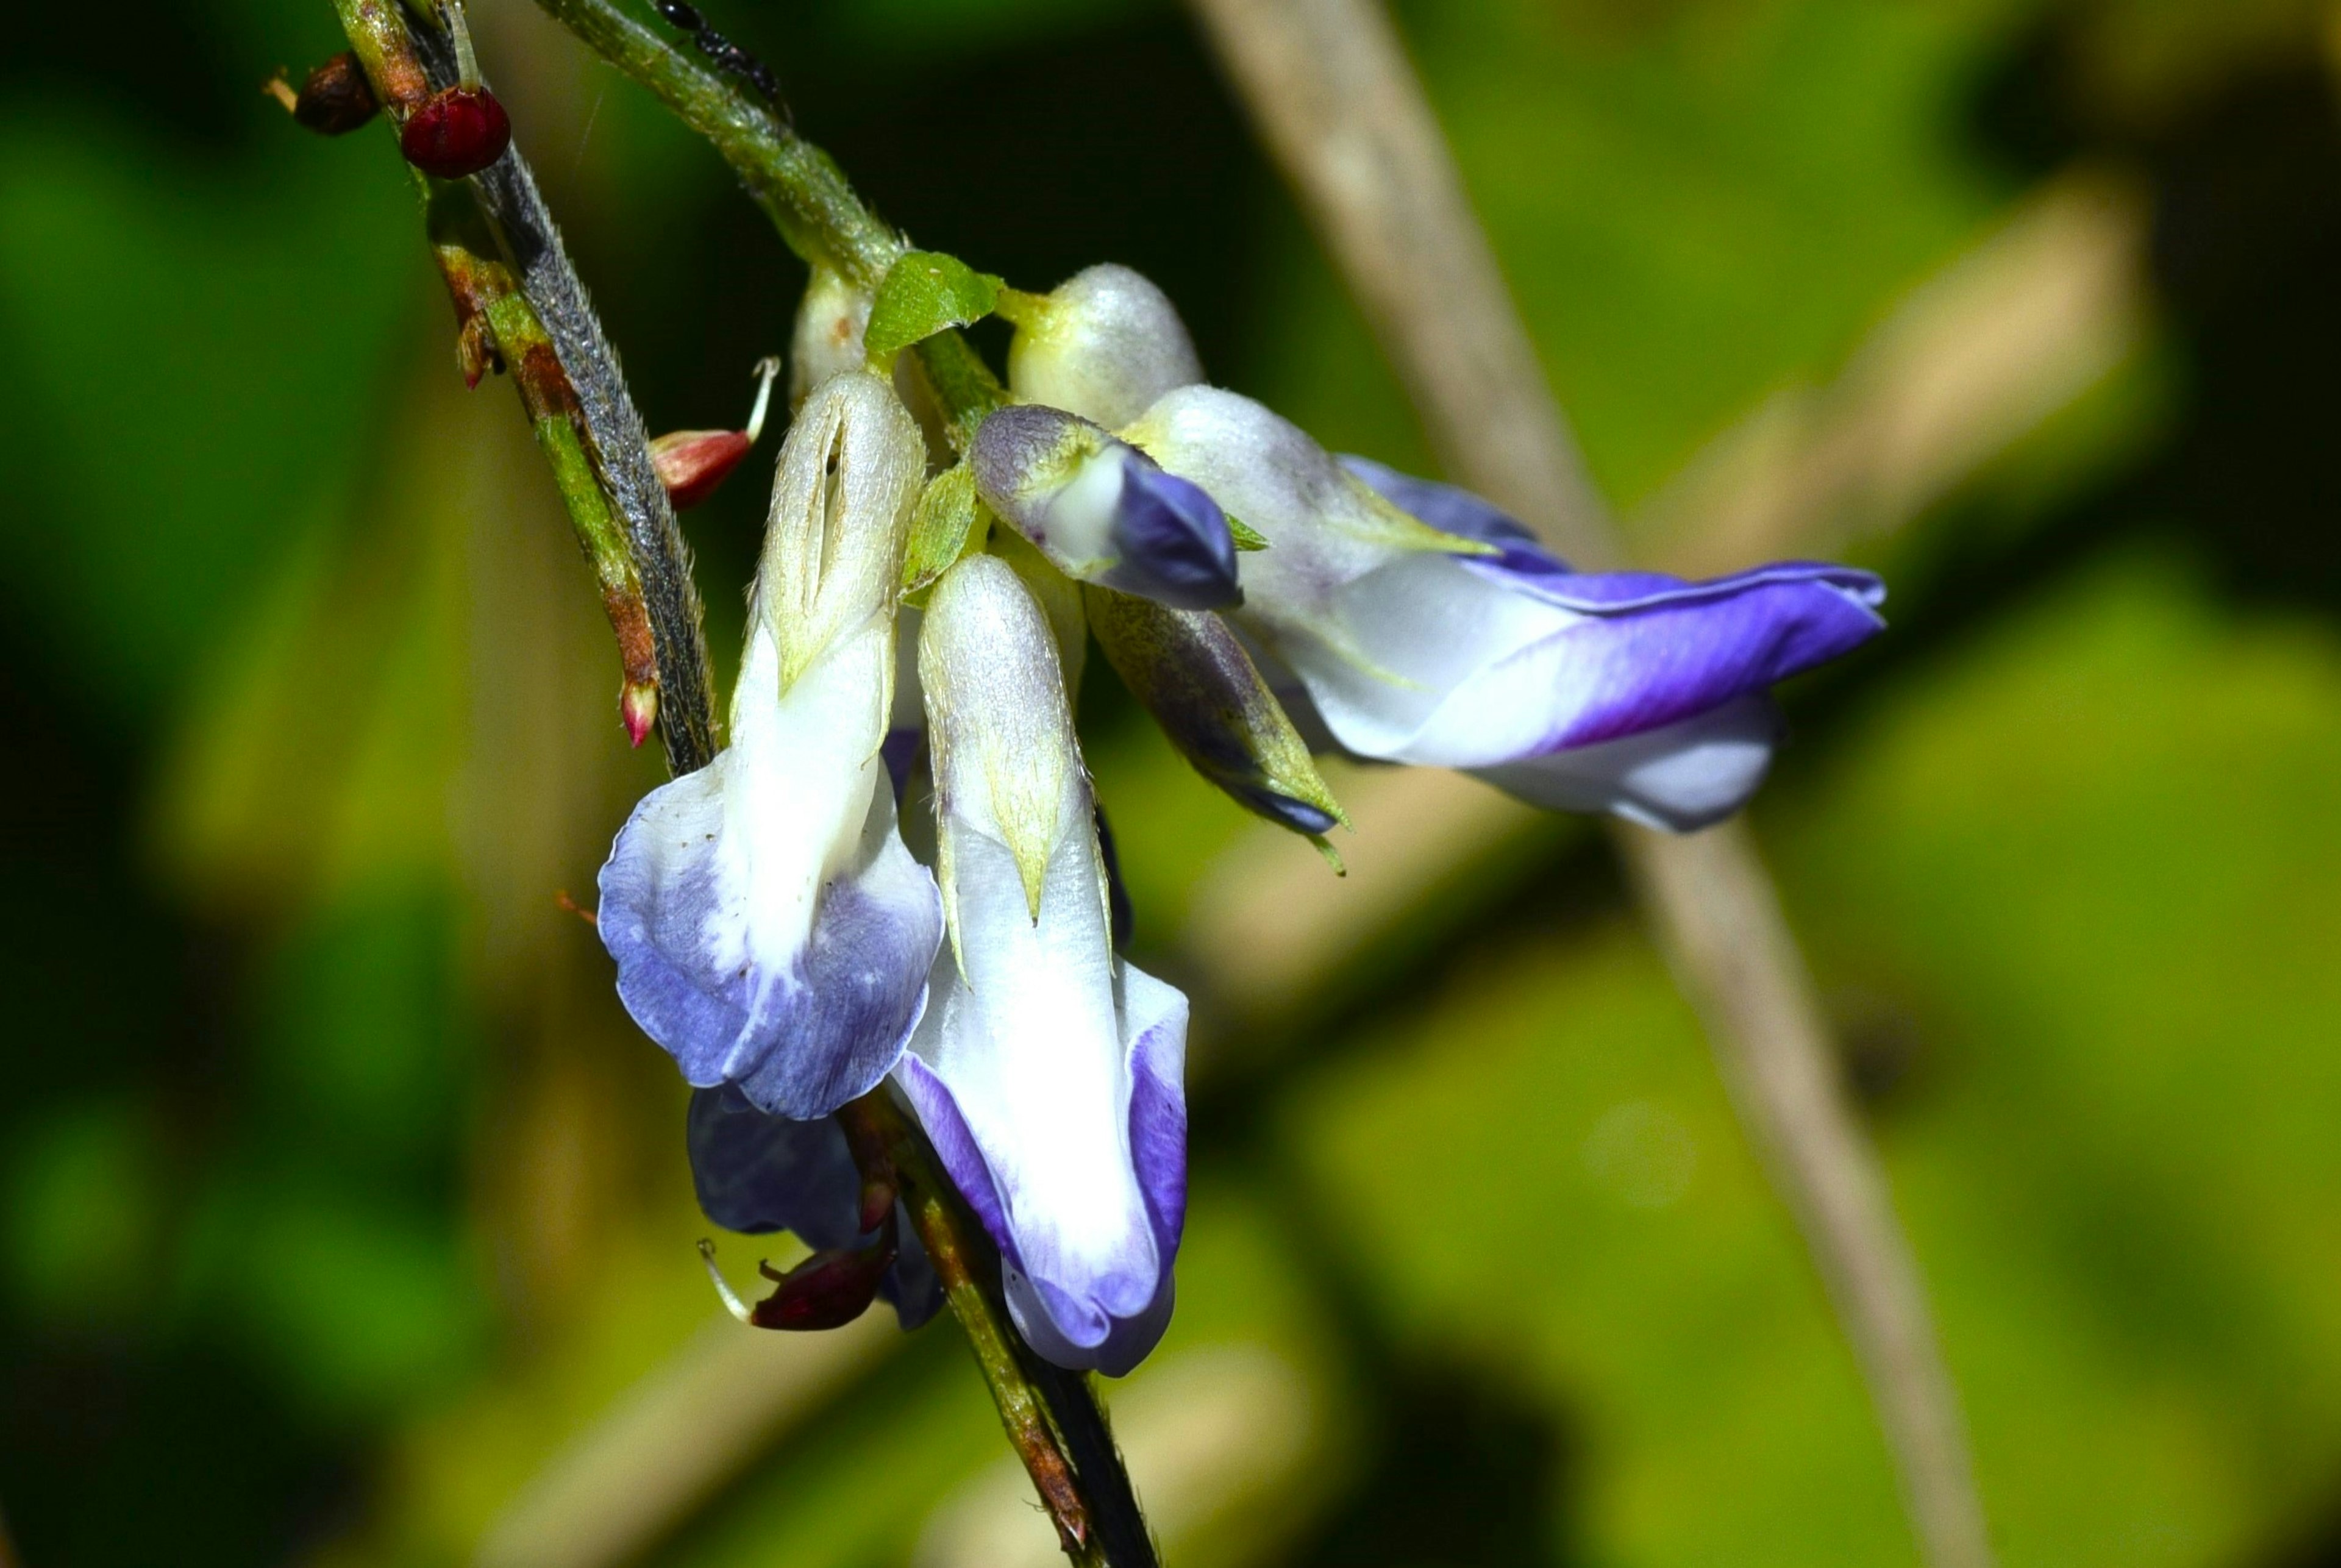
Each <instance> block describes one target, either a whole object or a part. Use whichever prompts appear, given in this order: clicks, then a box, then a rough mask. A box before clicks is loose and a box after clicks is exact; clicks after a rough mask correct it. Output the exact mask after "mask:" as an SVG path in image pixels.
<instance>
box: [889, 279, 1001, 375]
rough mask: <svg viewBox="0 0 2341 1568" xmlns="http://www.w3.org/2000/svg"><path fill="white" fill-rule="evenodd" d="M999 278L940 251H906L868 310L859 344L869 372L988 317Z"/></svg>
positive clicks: (997, 299) (994, 305)
mask: <svg viewBox="0 0 2341 1568" xmlns="http://www.w3.org/2000/svg"><path fill="white" fill-rule="evenodd" d="M1002 286H1003V285H1002V284H1001V280H1000V279H999V278H997V277H994V276H993V275H991V274H990V273H988V272H977V271H976V270H975V269H974V268H972V267H971V266H969V265H967V264H966V263H965V262H963V261H961V260H960V259H959V258H958V257H957V256H948V255H943V254H942V253H941V251H908V252H905V253H904V254H903V255H902V257H901V258H900V259H899V260H897V261H896V262H895V263H894V265H892V266H891V267H889V268H888V269H887V270H886V276H885V278H884V280H883V281H882V282H881V283H880V284H879V285H878V297H877V299H876V300H875V301H874V302H872V305H871V306H870V325H869V326H868V327H867V328H865V329H864V330H863V333H862V344H863V345H864V346H865V348H866V349H867V350H868V353H869V355H870V364H871V366H872V369H876V370H884V369H885V368H886V367H887V366H889V365H892V363H893V361H894V356H895V355H898V354H900V353H902V350H904V349H906V348H908V347H910V346H911V345H912V344H914V343H921V342H923V341H924V340H926V339H927V338H930V337H932V336H933V335H935V334H937V333H939V332H941V331H944V330H945V329H947V328H950V327H954V326H966V325H969V324H970V323H971V322H979V321H981V320H982V319H983V318H984V317H985V316H987V315H991V313H992V311H993V310H994V309H996V308H997V307H998V306H999V304H1000V291H1001V287H1002Z"/></svg>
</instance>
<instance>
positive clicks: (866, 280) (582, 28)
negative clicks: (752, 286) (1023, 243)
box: [537, 0, 1006, 452]
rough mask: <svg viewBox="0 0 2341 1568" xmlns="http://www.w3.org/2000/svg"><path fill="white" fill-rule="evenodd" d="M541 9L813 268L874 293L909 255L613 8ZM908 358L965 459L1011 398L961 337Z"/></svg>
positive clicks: (608, 4)
mask: <svg viewBox="0 0 2341 1568" xmlns="http://www.w3.org/2000/svg"><path fill="white" fill-rule="evenodd" d="M537 5H538V6H539V7H540V8H542V9H543V11H544V13H545V14H546V15H549V16H551V17H553V20H555V21H557V22H559V23H560V24H561V25H563V26H564V27H566V28H568V29H569V30H570V31H571V32H572V33H574V34H575V35H577V36H578V37H579V38H581V39H583V41H584V42H585V43H586V44H587V45H591V46H592V48H593V50H594V52H595V53H597V54H599V55H601V56H602V57H603V59H605V60H607V61H609V62H610V64H612V65H615V66H616V67H617V68H618V69H619V70H621V71H623V72H624V73H625V74H626V75H629V76H632V77H633V79H634V80H635V81H637V82H640V83H641V84H642V85H643V86H645V87H648V88H649V89H650V90H651V91H652V92H653V93H656V94H657V95H659V97H660V98H661V99H662V100H663V101H664V102H665V104H666V105H667V106H668V107H669V108H671V109H672V110H673V111H674V112H675V114H676V115H678V116H679V117H680V118H681V119H682V122H683V124H685V125H689V126H690V127H691V128H692V130H694V131H697V132H698V133H699V134H700V135H702V136H705V137H706V138H707V139H708V141H710V142H711V143H712V144H714V146H715V150H716V151H717V152H719V153H722V155H723V157H724V159H725V161H726V162H728V163H729V164H730V165H732V172H733V173H734V174H737V175H739V176H740V179H741V183H742V184H743V185H746V186H747V187H748V194H749V195H751V196H752V197H753V198H754V199H755V202H756V205H759V206H761V207H762V208H763V209H764V211H765V213H766V215H769V216H770V217H771V218H772V224H773V226H775V227H776V228H778V229H779V230H780V232H781V238H782V240H783V241H785V242H786V243H787V245H788V247H789V248H790V249H791V250H792V251H794V252H795V253H796V254H797V255H799V256H800V257H802V259H803V260H804V262H805V264H806V265H808V266H826V267H829V268H831V269H832V270H833V271H835V272H836V273H837V274H838V275H840V276H842V277H843V278H844V279H845V280H846V281H847V282H848V283H850V284H852V285H853V286H854V287H856V288H858V289H861V290H863V291H864V292H872V291H875V290H876V288H877V287H878V285H879V283H880V282H881V281H882V279H883V278H884V277H885V275H886V271H887V269H888V268H889V267H891V266H892V265H894V263H895V261H896V260H897V259H899V258H900V257H901V256H902V253H903V251H904V250H905V249H907V248H908V247H907V246H905V245H903V243H902V236H901V235H898V234H896V233H895V232H894V231H893V230H892V228H890V227H888V226H887V225H886V224H885V223H884V222H883V221H882V220H881V219H880V218H879V217H878V215H876V214H874V213H872V211H871V210H870V208H869V207H868V206H867V205H864V204H863V203H862V198H861V197H860V196H858V195H855V194H854V192H853V187H852V185H850V184H848V183H847V181H846V178H845V175H844V174H843V172H842V171H841V170H840V169H839V168H838V166H837V163H836V161H835V160H834V159H832V157H831V156H830V155H828V154H827V153H825V152H823V151H822V150H821V149H820V148H819V147H817V146H815V145H812V143H811V142H808V141H806V140H805V139H804V138H803V137H802V136H800V135H797V134H796V133H795V132H794V131H792V130H791V129H790V128H789V127H788V126H786V125H782V123H781V122H780V121H779V120H778V119H776V118H774V117H773V115H772V111H771V110H770V109H768V108H766V107H765V106H764V105H762V104H760V103H758V102H757V101H756V100H754V99H753V98H751V97H749V96H748V95H746V94H744V93H742V92H741V91H740V90H739V89H738V88H737V87H735V86H734V85H732V83H731V82H730V81H729V80H727V79H726V78H725V77H723V76H722V75H719V74H718V73H716V72H714V71H712V70H710V69H708V68H707V67H706V66H705V65H702V64H701V63H700V62H699V61H697V60H694V59H692V57H691V56H690V55H686V54H684V53H683V52H682V50H680V49H677V48H675V47H674V46H672V45H670V44H669V43H668V42H667V41H666V40H665V39H664V38H662V37H661V36H660V35H658V34H657V33H655V32H653V31H652V29H651V28H650V27H649V26H648V25H645V24H643V23H642V22H640V21H638V20H636V19H635V18H634V17H633V16H631V15H627V14H626V13H625V12H624V11H623V10H621V9H620V8H619V7H618V6H617V5H615V4H614V3H613V0H537ZM911 352H912V353H913V354H915V355H918V357H919V363H920V365H921V367H922V368H923V369H924V370H925V372H926V376H927V382H928V385H930V386H931V388H932V389H933V391H934V394H935V398H936V401H937V402H938V403H939V404H941V407H942V410H943V415H944V422H945V425H946V427H947V428H948V429H949V431H950V433H951V444H952V445H953V446H954V447H956V448H957V449H958V450H959V451H961V452H965V451H966V450H967V447H968V444H969V443H970V442H971V441H973V440H974V439H975V427H976V426H977V425H978V424H981V423H982V422H983V416H984V415H985V414H989V413H991V411H992V410H993V409H994V408H996V407H998V406H999V405H1000V404H1001V403H1002V402H1004V401H1005V400H1006V399H1005V394H1003V393H1002V392H1001V388H1000V382H999V379H998V378H997V377H996V376H994V375H992V374H991V367H989V366H988V365H985V364H984V363H983V361H982V359H981V357H980V356H978V355H977V354H976V352H975V350H974V349H973V348H971V346H970V345H968V342H967V339H966V338H965V337H963V336H961V335H960V334H959V333H957V332H942V333H937V334H936V335H934V336H932V337H930V338H928V339H927V340H926V341H925V342H923V343H921V344H920V345H918V346H917V347H916V348H915V349H913V350H911Z"/></svg>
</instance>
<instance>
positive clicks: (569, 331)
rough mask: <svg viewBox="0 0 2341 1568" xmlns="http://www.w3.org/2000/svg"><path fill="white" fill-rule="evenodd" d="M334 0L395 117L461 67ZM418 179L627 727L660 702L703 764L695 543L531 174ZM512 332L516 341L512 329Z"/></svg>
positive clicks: (707, 698)
mask: <svg viewBox="0 0 2341 1568" xmlns="http://www.w3.org/2000/svg"><path fill="white" fill-rule="evenodd" d="M334 5H335V9H336V10H337V11H338V13H339V14H340V16H341V21H342V27H343V30H344V32H346V33H347V34H348V35H349V38H350V43H351V45H352V47H353V50H354V53H355V54H356V55H357V57H358V61H359V64H360V65H363V66H364V70H365V74H366V76H367V79H368V81H369V82H370V83H371V84H372V85H373V87H374V95H375V96H376V98H377V99H379V100H380V102H381V103H382V105H383V106H384V109H385V110H387V111H388V115H387V117H388V119H389V122H390V124H391V125H392V126H393V128H394V127H396V126H399V125H403V124H404V123H405V120H406V117H407V115H410V114H412V113H413V111H414V110H415V109H416V108H417V107H418V106H420V105H421V104H422V103H423V101H424V100H425V99H426V98H428V97H429V96H430V95H431V94H432V93H433V91H435V90H436V89H438V88H441V87H444V86H447V85H451V84H453V82H454V81H455V80H456V76H457V72H458V65H457V63H456V59H455V52H454V48H453V44H452V42H451V41H450V40H449V39H448V38H447V36H446V35H443V34H441V33H437V32H434V31H433V29H432V28H431V27H430V26H429V25H426V24H423V22H422V21H421V19H420V18H419V17H417V16H415V15H413V14H412V13H410V12H408V11H407V10H405V9H404V8H403V6H401V5H398V4H397V0H334ZM414 178H415V182H416V184H417V185H418V186H419V187H421V188H422V190H423V193H424V201H425V207H426V211H427V212H428V213H429V214H430V217H431V222H432V241H433V253H434V255H435V256H436V258H437V259H438V260H439V263H440V267H441V272H442V274H443V275H444V276H445V278H446V281H447V285H448V292H449V294H450V295H451V297H453V300H454V302H455V308H456V314H457V321H458V326H459V331H460V334H461V335H460V337H459V343H460V344H461V345H462V353H463V364H464V372H465V375H466V376H467V377H469V378H471V379H473V380H476V379H477V373H478V372H479V370H480V369H482V368H483V367H484V366H485V365H487V364H488V363H490V359H489V356H490V355H494V357H496V358H500V359H501V360H502V361H503V364H504V365H506V366H507V367H508V368H510V369H511V370H512V372H513V381H514V383H515V384H516V385H518V387H519V389H520V393H521V396H522V400H523V403H524V404H526V405H527V407H528V410H529V415H530V419H531V422H532V424H534V426H535V428H536V432H537V439H538V441H539V443H540V444H543V445H544V450H545V454H546V456H547V457H548V458H549V459H550V460H551V461H552V463H553V473H554V477H555V480H556V481H557V482H558V483H559V484H560V485H561V491H562V499H563V503H564V504H567V505H568V506H569V509H570V518H571V522H572V524H573V525H574V527H575V528H576V530H577V534H578V540H579V543H580V544H582V545H583V547H584V550H585V554H586V557H587V559H588V560H590V561H592V562H593V567H594V573H595V575H596V577H597V578H598V579H599V580H600V583H601V586H602V590H603V604H604V605H605V606H606V607H607V608H608V610H609V612H610V616H611V624H612V626H613V629H614V630H615V631H616V633H617V635H618V644H619V651H620V656H621V658H622V660H623V662H624V664H625V674H626V688H625V693H624V695H623V703H624V706H625V712H626V714H627V717H628V721H629V727H630V728H633V730H634V731H635V733H636V734H637V735H639V734H640V731H641V726H642V725H643V724H646V723H647V722H648V719H649V717H650V714H652V712H653V711H654V712H655V714H656V715H657V718H658V727H659V733H660V736H661V738H662V740H663V741H664V743H665V746H666V755H667V764H668V766H669V767H670V768H671V769H672V771H674V772H675V773H678V774H683V773H689V772H691V771H692V770H693V769H695V768H699V767H702V766H704V765H705V764H706V763H707V762H708V761H709V759H711V758H712V757H713V756H714V754H715V738H714V735H715V727H714V720H713V703H712V691H713V687H712V682H711V681H710V678H709V675H708V665H707V646H706V640H705V637H704V635H703V634H702V631H701V627H700V608H699V596H698V593H697V590H696V589H695V588H694V587H693V586H692V577H691V558H690V554H689V552H688V551H687V550H686V549H685V548H684V545H683V543H682V532H681V530H680V529H678V528H677V527H676V526H675V521H674V508H673V506H672V504H671V503H670V502H669V501H668V498H667V494H666V487H665V486H664V485H663V484H661V483H660V482H659V478H658V473H657V470H656V469H655V468H654V467H652V463H651V456H650V436H649V432H648V431H647V430H646V429H645V428H644V426H643V419H642V415H641V414H639V413H638V412H637V411H636V410H635V408H634V404H633V397H632V396H631V395H630V394H628V392H627V391H626V385H625V379H624V377H623V375H621V373H620V372H619V369H618V363H617V356H616V355H615V354H614V353H613V352H612V350H611V348H610V346H609V344H608V341H607V340H606V339H605V338H604V337H603V335H602V329H601V324H600V323H599V322H598V321H597V320H596V319H595V317H594V315H593V307H592V305H589V304H588V303H587V301H586V297H585V290H584V285H583V284H582V283H580V282H579V281H578V278H577V274H576V270H575V269H574V268H573V266H571V265H570V263H569V258H568V255H567V254H566V253H565V252H564V251H563V249H562V246H561V239H560V235H558V233H557V232H556V231H555V230H554V228H553V220H552V218H551V216H550V215H548V214H547V213H546V211H545V207H544V202H543V197H541V196H540V195H538V194H537V189H536V182H535V180H534V179H533V177H532V176H531V175H530V174H529V171H528V165H526V164H525V163H524V162H523V160H522V158H521V155H520V153H519V150H518V149H517V148H515V149H513V150H511V151H508V152H506V153H505V154H504V155H503V157H502V158H500V159H499V160H497V162H496V163H495V165H493V167H491V168H489V169H487V170H485V171H484V172H483V173H482V174H481V175H479V176H478V177H477V178H476V179H473V180H462V181H455V182H452V183H444V182H440V181H433V180H427V179H425V178H424V176H423V175H421V174H420V173H417V174H416V175H414ZM492 305H493V307H494V308H490V307H491V306H492ZM483 322H484V325H482V324H483ZM507 331H508V332H509V333H510V334H512V336H513V341H510V342H505V341H503V338H502V334H503V333H504V332H507ZM499 349H501V353H497V352H496V351H497V350H499ZM556 421H557V423H558V424H560V425H563V426H565V427H566V431H567V434H562V432H561V431H560V430H558V429H556V428H554V422H556ZM548 442H550V443H552V444H547V443H548ZM613 531H614V532H615V533H616V534H617V537H616V538H615V539H614V540H613V536H612V535H613Z"/></svg>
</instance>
